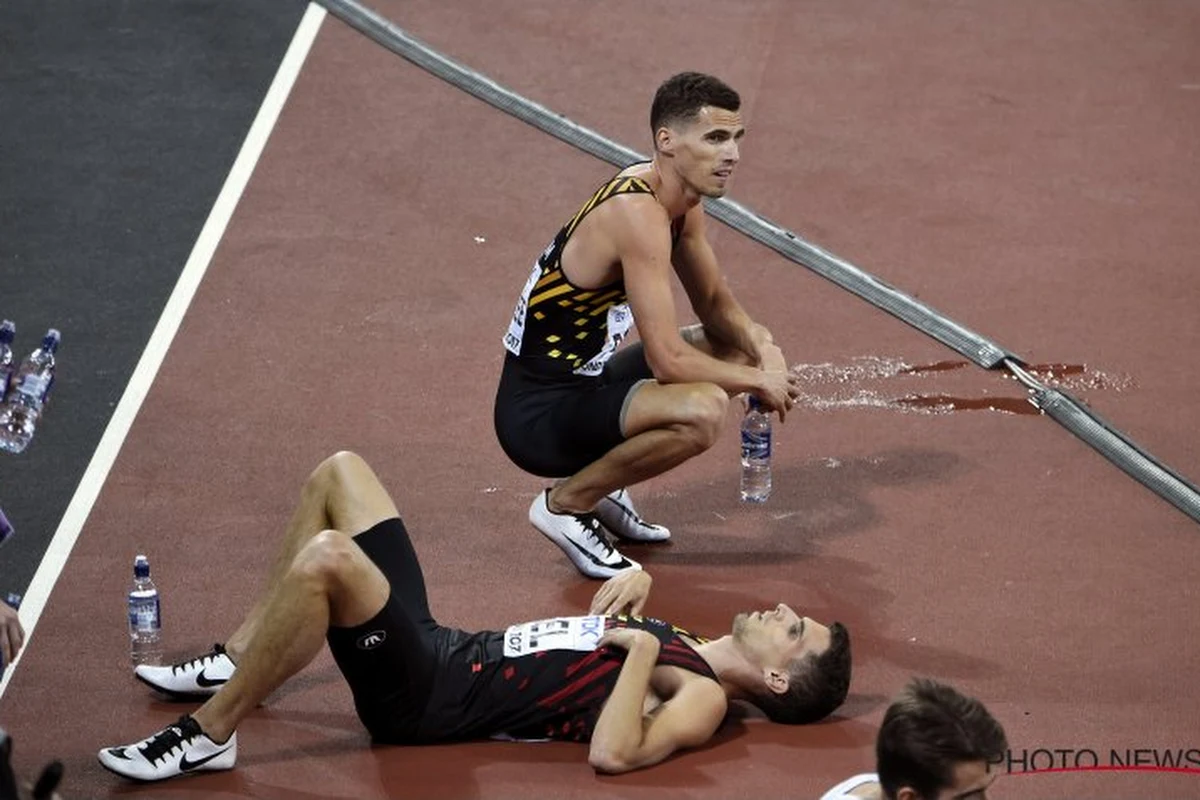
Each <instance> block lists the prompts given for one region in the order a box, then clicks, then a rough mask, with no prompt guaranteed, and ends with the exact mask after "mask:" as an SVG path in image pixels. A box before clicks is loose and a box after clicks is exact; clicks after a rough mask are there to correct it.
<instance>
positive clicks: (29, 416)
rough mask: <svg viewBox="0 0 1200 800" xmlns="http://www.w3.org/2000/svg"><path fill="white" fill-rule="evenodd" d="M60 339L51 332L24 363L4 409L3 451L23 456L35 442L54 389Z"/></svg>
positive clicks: (0, 425)
mask: <svg viewBox="0 0 1200 800" xmlns="http://www.w3.org/2000/svg"><path fill="white" fill-rule="evenodd" d="M59 339H60V336H59V333H58V331H56V330H54V328H51V329H50V330H49V331H47V332H46V336H45V337H44V338H43V339H42V346H41V347H39V348H38V349H37V350H34V351H33V352H32V353H30V354H29V355H28V356H27V357H26V358H25V360H24V361H23V362H21V369H20V371H18V372H17V377H16V379H15V380H14V381H13V384H12V388H11V389H10V390H9V392H8V399H7V401H6V402H5V403H4V405H3V407H0V450H6V451H8V452H10V453H21V452H24V450H25V448H26V447H28V446H29V443H30V442H31V441H32V440H33V432H34V430H35V428H36V427H37V421H38V417H39V416H41V413H42V408H43V407H44V406H45V404H46V399H47V398H48V397H49V396H50V387H52V386H53V385H54V365H55V361H54V354H55V353H56V352H57V351H58V343H59Z"/></svg>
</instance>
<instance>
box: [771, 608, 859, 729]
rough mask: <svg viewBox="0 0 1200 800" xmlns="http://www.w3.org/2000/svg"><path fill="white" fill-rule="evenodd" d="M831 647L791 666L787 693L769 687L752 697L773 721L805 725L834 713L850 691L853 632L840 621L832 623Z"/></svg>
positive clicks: (799, 659) (798, 659)
mask: <svg viewBox="0 0 1200 800" xmlns="http://www.w3.org/2000/svg"><path fill="white" fill-rule="evenodd" d="M829 634H830V638H829V648H828V649H827V650H825V652H823V653H821V654H819V655H817V654H813V653H810V654H808V655H806V656H804V657H803V658H797V659H794V660H793V661H792V663H791V664H790V665H788V688H787V691H785V692H779V693H776V692H772V691H771V690H770V689H766V690H764V691H762V692H759V693H758V694H757V695H755V697H754V698H753V699H752V700H751V702H753V703H754V705H756V706H758V707H759V709H761V710H762V712H763V713H764V714H766V715H767V718H768V719H770V720H771V721H772V722H781V723H783V724H784V725H804V724H807V723H809V722H817V721H818V720H821V719H824V718H825V717H827V716H829V715H830V714H832V713H833V712H834V711H835V710H836V709H837V707H838V706H840V705H841V704H842V703H844V702H845V701H846V694H847V693H848V692H849V691H850V632H849V631H847V630H846V626H845V625H843V624H842V623H840V622H835V623H833V624H832V625H830V626H829Z"/></svg>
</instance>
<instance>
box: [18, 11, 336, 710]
mask: <svg viewBox="0 0 1200 800" xmlns="http://www.w3.org/2000/svg"><path fill="white" fill-rule="evenodd" d="M325 16H326V13H325V9H324V8H322V7H320V6H318V5H316V4H314V3H309V5H308V8H307V9H306V10H305V12H304V16H303V17H302V18H301V20H300V24H299V25H298V26H297V27H296V33H295V34H294V35H293V36H292V41H291V44H289V45H288V49H287V52H286V53H285V54H284V56H283V60H282V61H281V62H280V64H279V69H278V70H277V71H276V73H275V77H274V79H273V80H272V81H271V85H270V87H269V88H268V89H267V93H266V95H265V96H264V97H263V101H262V105H260V106H259V109H258V113H257V114H256V115H255V117H254V122H253V123H251V125H250V130H249V131H248V132H247V134H246V139H245V140H244V141H243V142H242V147H241V150H239V151H238V155H237V158H236V159H235V160H234V162H233V166H232V167H231V168H230V170H229V175H228V176H226V178H225V183H224V185H223V186H222V187H221V192H220V193H219V194H218V195H217V199H216V201H215V202H214V203H213V206H212V210H211V211H209V214H208V219H207V220H205V223H204V227H203V228H202V229H201V230H200V235H199V236H198V237H197V238H196V244H195V245H194V246H193V247H192V252H191V254H190V255H189V256H188V260H187V262H186V263H185V264H184V267H183V271H182V272H181V273H180V276H179V280H178V281H177V282H176V284H175V288H174V290H172V292H171V296H170V297H169V298H168V299H167V303H166V305H165V306H164V308H163V312H162V315H161V316H160V317H159V319H158V324H157V325H156V326H155V327H154V332H153V333H151V334H150V340H149V341H148V342H147V344H146V349H145V350H144V351H142V356H141V358H140V359H139V360H138V363H137V366H136V367H135V368H134V370H133V374H132V375H131V376H130V378H129V384H128V385H127V386H126V387H125V392H124V393H123V394H122V395H121V400H120V402H119V403H117V407H116V410H114V411H113V415H112V419H110V420H109V422H108V426H107V427H106V428H105V429H104V435H103V436H101V437H100V442H99V443H98V444H97V445H96V452H95V453H93V455H92V459H91V461H90V462H89V463H88V466H87V469H86V470H85V471H84V473H83V477H82V478H80V479H79V486H78V487H77V488H76V489H75V494H74V495H73V496H72V497H71V502H70V504H69V505H68V506H67V510H66V511H65V512H64V513H63V517H62V520H61V521H60V522H59V524H58V528H57V529H56V530H55V531H54V537H53V538H52V539H51V540H50V546H49V547H48V548H47V549H46V553H45V555H44V556H43V557H42V560H41V563H40V564H39V565H38V569H37V572H35V573H34V575H33V580H32V581H31V582H30V584H29V588H28V589H27V590H26V592H25V596H24V599H23V600H22V602H21V610H20V612H19V613H20V619H21V625H22V627H23V628H24V629H25V644H24V646H23V647H22V648H21V654H20V655H19V656H18V657H17V658H16V659H15V660H14V661H13V662H12V664H10V665H8V669H6V670H5V672H4V676H3V678H0V697H3V696H4V690H5V689H6V688H7V687H8V683H9V681H10V680H11V679H12V676H13V673H14V672H15V671H16V667H17V666H18V665H19V664H20V662H21V659H22V658H23V657H24V655H25V653H26V652H28V650H29V645H30V641H31V639H32V638H33V633H34V630H35V628H36V627H37V623H38V620H39V619H40V618H41V616H42V611H43V610H44V609H45V607H46V602H47V601H48V600H49V599H50V592H51V590H52V589H53V588H54V584H55V583H56V582H57V581H58V577H59V575H61V574H62V571H63V567H65V566H66V563H67V558H68V557H69V556H70V554H71V550H72V549H73V548H74V547H75V542H76V540H78V538H79V534H80V532H81V531H82V530H83V525H84V523H85V522H86V521H87V518H88V515H89V514H91V511H92V506H93V505H95V502H96V498H97V497H98V496H99V494H100V490H101V488H103V486H104V482H105V480H106V479H107V478H108V473H109V470H110V469H112V465H113V463H114V462H115V461H116V459H117V455H118V454H119V453H120V452H121V447H122V446H123V445H124V443H125V437H126V436H127V435H128V434H129V429H130V428H131V427H132V426H133V421H134V419H135V418H136V417H137V414H138V411H139V410H141V407H142V402H143V401H144V400H145V399H146V395H147V394H148V393H149V391H150V387H151V385H152V384H153V383H154V378H155V376H157V375H158V370H159V367H161V366H162V362H163V359H164V358H166V354H167V350H168V349H169V348H170V346H171V342H172V341H174V339H175V334H176V333H177V332H178V330H179V326H180V324H181V323H182V322H183V317H184V315H185V314H186V313H187V310H188V306H190V305H191V302H192V298H193V297H194V296H195V294H196V290H197V288H198V287H199V285H200V281H201V280H202V279H203V278H204V274H205V272H207V271H208V265H209V263H210V262H211V261H212V257H213V255H214V254H215V253H216V250H217V246H218V245H219V244H220V243H221V239H222V238H223V237H224V235H225V229H226V227H228V225H229V221H230V219H231V218H232V217H233V212H234V211H235V210H236V208H237V205H238V202H239V201H240V200H241V197H242V193H243V192H244V191H245V189H246V185H247V184H248V183H249V182H250V176H251V175H252V174H253V173H254V168H255V166H257V164H258V159H259V158H260V157H261V156H262V152H263V149H264V148H265V147H266V144H267V140H268V139H269V138H270V136H271V132H272V131H273V130H274V129H275V123H276V122H277V121H278V119H279V114H280V112H281V111H282V110H283V106H284V104H285V103H286V102H287V99H288V96H289V95H290V94H291V91H292V87H293V86H294V85H295V83H296V78H297V77H298V76H299V74H300V68H301V67H302V66H303V65H304V62H305V60H306V59H307V58H308V52H309V50H310V49H311V48H312V44H313V41H314V40H315V39H316V38H317V33H318V31H320V29H321V23H322V22H323V21H324V20H325Z"/></svg>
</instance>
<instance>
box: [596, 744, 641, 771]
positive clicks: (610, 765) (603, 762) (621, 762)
mask: <svg viewBox="0 0 1200 800" xmlns="http://www.w3.org/2000/svg"><path fill="white" fill-rule="evenodd" d="M588 765H589V766H591V768H592V769H594V770H595V771H596V772H599V773H602V774H604V775H620V774H621V773H622V772H629V771H630V770H632V769H637V766H636V765H635V764H633V763H631V762H630V760H629V759H627V758H623V757H622V756H620V755H619V754H617V753H615V752H613V751H612V750H609V749H607V748H603V747H596V746H595V745H593V746H592V748H591V750H589V751H588Z"/></svg>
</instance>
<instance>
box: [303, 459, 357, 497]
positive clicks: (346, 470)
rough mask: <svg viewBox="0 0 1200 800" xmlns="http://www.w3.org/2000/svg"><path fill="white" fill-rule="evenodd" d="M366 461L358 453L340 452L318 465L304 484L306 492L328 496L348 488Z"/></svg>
mask: <svg viewBox="0 0 1200 800" xmlns="http://www.w3.org/2000/svg"><path fill="white" fill-rule="evenodd" d="M366 463H367V462H366V461H364V460H363V458H362V456H360V455H358V454H357V453H352V452H350V451H349V450H339V451H338V452H336V453H334V454H333V455H331V456H329V457H328V458H326V459H325V460H323V461H322V462H321V463H320V464H318V465H317V467H316V469H314V470H313V471H312V473H311V474H310V475H309V476H308V480H307V481H305V483H304V490H305V491H306V492H319V493H321V494H328V493H329V492H332V491H337V490H339V489H342V488H344V487H345V486H346V484H347V483H348V482H349V480H350V477H349V476H350V475H351V474H353V473H354V472H356V471H361V470H362V468H363V467H365V466H366Z"/></svg>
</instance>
